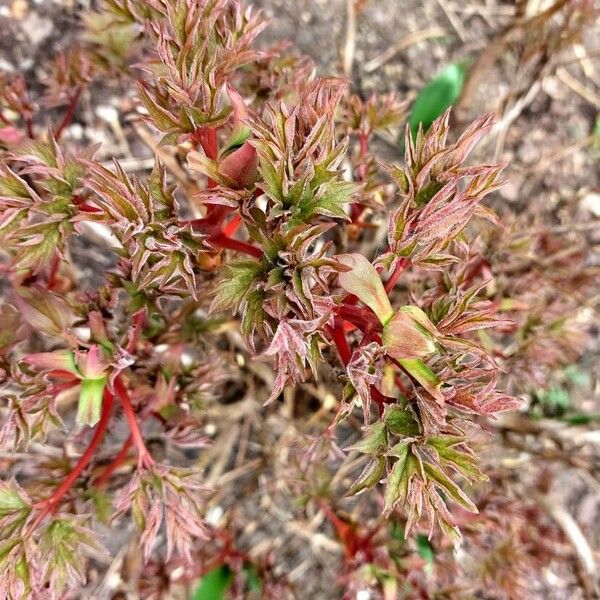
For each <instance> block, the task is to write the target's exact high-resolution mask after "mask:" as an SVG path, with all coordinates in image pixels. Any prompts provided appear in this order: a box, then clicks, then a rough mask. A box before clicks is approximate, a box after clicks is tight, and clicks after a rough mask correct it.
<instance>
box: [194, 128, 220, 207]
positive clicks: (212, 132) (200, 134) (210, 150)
mask: <svg viewBox="0 0 600 600" xmlns="http://www.w3.org/2000/svg"><path fill="white" fill-rule="evenodd" d="M194 141H195V142H196V143H199V144H200V145H201V146H202V149H203V150H204V154H206V156H207V158H210V159H212V160H217V154H218V151H219V149H218V146H217V130H216V129H215V128H212V127H211V128H202V129H199V130H197V131H196V134H195V136H194ZM207 185H208V187H209V188H214V187H217V182H216V181H214V179H211V178H210V177H209V178H208V183H207ZM210 212H211V211H210V207H209V209H208V213H210ZM208 213H207V214H208Z"/></svg>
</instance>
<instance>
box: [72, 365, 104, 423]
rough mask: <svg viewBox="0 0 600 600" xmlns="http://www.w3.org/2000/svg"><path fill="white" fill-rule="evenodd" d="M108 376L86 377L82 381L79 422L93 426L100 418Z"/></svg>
mask: <svg viewBox="0 0 600 600" xmlns="http://www.w3.org/2000/svg"><path fill="white" fill-rule="evenodd" d="M107 381H108V378H107V377H106V376H105V377H98V378H96V379H84V380H83V381H82V382H81V391H80V393H79V404H78V407H77V422H78V423H81V424H82V425H89V426H90V427H93V426H94V425H95V424H96V423H97V422H98V421H99V420H100V413H101V412H102V397H103V393H104V388H105V386H106V382H107Z"/></svg>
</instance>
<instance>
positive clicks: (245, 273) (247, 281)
mask: <svg viewBox="0 0 600 600" xmlns="http://www.w3.org/2000/svg"><path fill="white" fill-rule="evenodd" d="M227 271H228V274H227V275H225V276H224V277H223V279H221V281H220V283H219V285H218V286H217V289H216V290H215V297H214V298H213V301H212V303H211V305H210V312H211V313H212V312H218V311H222V310H228V309H231V308H237V307H238V306H239V305H240V303H241V302H242V300H243V299H244V298H245V297H246V295H247V294H248V293H249V292H250V291H251V288H252V284H253V283H254V281H255V280H256V279H257V278H258V277H260V275H261V274H262V264H261V263H260V262H258V261H255V260H242V261H238V262H234V263H232V264H231V265H228V266H227Z"/></svg>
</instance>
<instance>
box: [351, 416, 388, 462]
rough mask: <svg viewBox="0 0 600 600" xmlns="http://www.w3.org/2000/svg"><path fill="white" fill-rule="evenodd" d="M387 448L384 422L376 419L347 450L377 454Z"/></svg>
mask: <svg viewBox="0 0 600 600" xmlns="http://www.w3.org/2000/svg"><path fill="white" fill-rule="evenodd" d="M385 448H387V433H386V430H385V423H384V422H383V421H377V422H376V423H373V424H372V425H369V426H368V427H367V430H366V431H365V433H364V435H363V439H362V440H360V442H357V443H356V444H354V445H352V446H350V447H349V448H348V450H354V451H355V452H362V453H363V454H378V453H380V452H383V451H384V450H385Z"/></svg>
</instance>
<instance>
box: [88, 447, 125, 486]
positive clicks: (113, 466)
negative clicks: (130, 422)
mask: <svg viewBox="0 0 600 600" xmlns="http://www.w3.org/2000/svg"><path fill="white" fill-rule="evenodd" d="M132 445H133V435H130V436H129V437H128V438H127V439H126V440H125V443H124V444H123V447H122V448H121V449H120V450H119V453H118V454H117V455H116V456H115V457H114V458H113V459H112V461H111V462H110V463H109V464H108V465H107V466H106V468H105V469H104V471H102V473H100V475H99V476H98V478H97V479H96V481H94V487H96V488H98V489H102V488H103V487H104V486H105V485H106V484H107V482H108V480H109V479H110V477H111V475H112V474H113V473H114V472H115V471H116V470H117V469H118V467H119V466H120V465H121V464H122V463H123V462H124V461H125V459H126V458H127V454H128V453H129V449H130V448H131V446H132Z"/></svg>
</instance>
